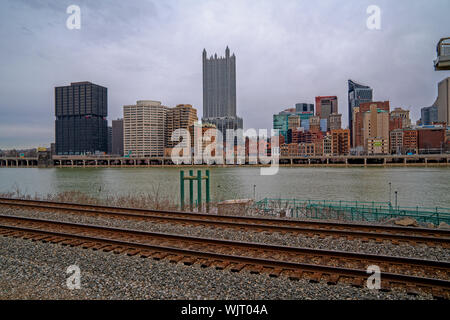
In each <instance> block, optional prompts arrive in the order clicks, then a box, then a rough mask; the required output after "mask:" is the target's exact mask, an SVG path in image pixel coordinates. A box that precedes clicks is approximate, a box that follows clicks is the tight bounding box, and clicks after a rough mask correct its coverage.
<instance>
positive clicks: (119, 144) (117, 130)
mask: <svg viewBox="0 0 450 320" xmlns="http://www.w3.org/2000/svg"><path fill="white" fill-rule="evenodd" d="M112 154H114V155H119V156H123V119H117V120H113V121H112Z"/></svg>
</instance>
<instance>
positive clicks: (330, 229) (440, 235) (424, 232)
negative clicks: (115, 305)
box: [0, 198, 450, 248]
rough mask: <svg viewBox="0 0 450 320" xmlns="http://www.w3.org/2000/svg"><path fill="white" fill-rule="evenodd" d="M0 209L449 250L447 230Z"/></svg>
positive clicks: (67, 206) (45, 204) (75, 208)
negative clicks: (434, 247)
mask: <svg viewBox="0 0 450 320" xmlns="http://www.w3.org/2000/svg"><path fill="white" fill-rule="evenodd" d="M0 206H6V207H12V208H18V207H19V208H25V209H33V210H43V211H57V212H61V213H71V214H83V215H91V216H92V215H93V216H104V217H110V218H118V219H130V220H145V221H151V222H163V223H175V224H184V225H200V226H213V227H221V228H232V229H241V230H251V231H260V232H270V233H273V232H280V233H292V234H304V235H306V236H311V237H312V236H319V237H328V236H332V237H335V238H342V237H344V238H346V239H349V240H352V239H361V240H362V241H369V240H374V241H377V242H383V241H390V242H392V243H393V244H400V243H409V244H412V245H417V244H425V245H427V246H442V247H443V248H450V230H445V229H430V228H414V227H401V226H383V225H367V224H353V223H341V222H324V221H305V220H293V219H291V220H288V219H275V218H261V217H243V216H226V215H213V214H202V213H191V212H178V211H163V210H146V209H135V208H119V207H109V206H97V205H84V204H73V203H59V202H49V201H37V200H22V199H7V198H0Z"/></svg>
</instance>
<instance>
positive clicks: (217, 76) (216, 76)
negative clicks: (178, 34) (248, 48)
mask: <svg viewBox="0 0 450 320" xmlns="http://www.w3.org/2000/svg"><path fill="white" fill-rule="evenodd" d="M202 122H204V123H210V124H214V125H215V126H216V128H217V129H219V130H220V131H221V132H222V134H223V135H224V139H225V135H226V129H242V119H241V118H239V117H238V116H237V115H236V56H235V55H234V54H233V55H231V56H230V49H229V48H228V47H227V48H226V50H225V57H217V54H215V55H214V56H211V57H210V58H207V56H206V49H205V50H203V118H202Z"/></svg>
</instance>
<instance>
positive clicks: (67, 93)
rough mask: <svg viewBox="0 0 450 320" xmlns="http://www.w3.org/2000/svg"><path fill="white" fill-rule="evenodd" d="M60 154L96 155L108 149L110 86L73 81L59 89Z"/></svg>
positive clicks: (57, 100) (56, 106)
mask: <svg viewBox="0 0 450 320" xmlns="http://www.w3.org/2000/svg"><path fill="white" fill-rule="evenodd" d="M55 115H56V121H55V140H56V141H55V142H56V154H58V155H74V154H75V155H76V154H95V153H103V152H107V151H108V123H107V120H106V116H107V115H108V92H107V88H105V87H102V86H99V85H96V84H93V83H90V82H73V83H71V84H70V86H64V87H56V88H55Z"/></svg>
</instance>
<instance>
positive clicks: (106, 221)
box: [0, 208, 450, 262]
mask: <svg viewBox="0 0 450 320" xmlns="http://www.w3.org/2000/svg"><path fill="white" fill-rule="evenodd" d="M0 214H3V215H17V216H23V217H33V218H42V219H51V220H58V221H65V222H75V223H89V224H96V225H102V226H110V227H117V228H129V229H136V230H143V231H149V232H161V233H174V234H181V235H188V236H196V237H205V238H216V239H226V240H234V241H245V242H258V243H266V244H273V245H286V246H295V247H305V248H313V249H327V250H341V251H351V252H358V253H369V254H378V255H391V256H400V257H411V258H421V259H429V260H437V261H447V262H448V261H450V249H445V248H442V247H440V246H438V247H428V246H427V245H425V244H421V245H410V244H406V243H401V244H398V245H395V244H392V243H391V242H389V241H384V242H383V243H377V242H375V241H373V240H369V241H366V242H364V241H362V240H358V239H354V240H347V239H343V238H333V237H331V236H330V237H325V238H320V237H318V236H314V237H309V236H306V235H302V234H281V233H278V232H276V233H268V232H256V231H248V230H245V231H244V230H236V229H229V228H219V227H216V228H213V227H210V226H192V225H180V224H171V223H155V222H149V221H136V220H122V219H114V218H105V217H93V216H86V215H79V214H65V213H57V212H42V211H33V210H23V209H11V208H0Z"/></svg>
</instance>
